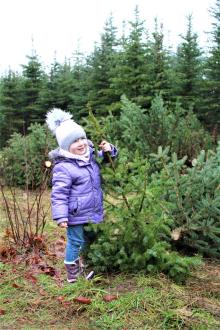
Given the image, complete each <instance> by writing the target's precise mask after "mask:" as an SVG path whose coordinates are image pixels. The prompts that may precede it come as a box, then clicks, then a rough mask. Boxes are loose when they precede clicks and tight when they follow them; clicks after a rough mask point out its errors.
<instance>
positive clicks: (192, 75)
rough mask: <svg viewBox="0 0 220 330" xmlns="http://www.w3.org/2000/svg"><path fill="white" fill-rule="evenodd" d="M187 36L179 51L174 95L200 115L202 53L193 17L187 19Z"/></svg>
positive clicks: (183, 38)
mask: <svg viewBox="0 0 220 330" xmlns="http://www.w3.org/2000/svg"><path fill="white" fill-rule="evenodd" d="M187 22H188V25H187V32H186V35H185V36H184V35H181V38H182V40H183V41H182V42H181V43H180V45H179V46H178V49H177V57H176V60H177V65H176V77H175V80H174V83H175V85H174V86H173V89H174V93H175V94H176V95H177V96H178V98H179V101H180V103H181V104H182V106H183V107H184V108H185V109H189V108H192V109H193V111H194V112H195V113H199V106H198V102H199V97H200V92H201V82H202V60H201V55H202V52H201V50H200V48H199V45H198V41H197V39H198V36H197V34H196V33H193V28H192V15H189V16H188V17H187Z"/></svg>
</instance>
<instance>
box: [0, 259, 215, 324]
mask: <svg viewBox="0 0 220 330" xmlns="http://www.w3.org/2000/svg"><path fill="white" fill-rule="evenodd" d="M57 267H60V269H59V270H60V276H59V277H56V276H49V275H46V274H43V273H40V272H39V273H37V272H33V267H30V266H28V267H27V266H26V265H25V264H24V263H22V262H21V263H19V264H17V265H16V264H13V263H1V264H0V272H1V275H2V276H1V278H2V280H1V299H0V311H1V314H2V315H1V316H0V328H1V329H10V330H11V329H16V330H17V329H22V330H29V329H41V328H42V329H48V330H49V329H64V330H65V329H83V330H86V329H89V330H90V329H100V330H105V329H111V330H112V329H114V330H117V329H118V330H122V329H129V330H130V329H153V330H156V329H164V330H165V329H192V330H203V329H210V330H211V329H216V330H217V329H218V328H219V327H220V319H219V315H220V314H219V311H220V302H219V300H218V299H217V298H216V296H215V295H214V296H213V297H210V292H209V293H208V292H205V288H204V287H203V288H201V289H200V292H198V288H199V281H201V278H202V279H203V276H202V273H203V274H205V268H204V269H200V271H197V272H198V274H200V278H199V277H197V280H198V282H197V286H196V287H195V277H196V276H198V274H197V273H195V274H194V277H192V278H191V279H190V280H189V281H188V283H186V285H177V284H175V283H173V282H172V281H171V280H170V279H168V278H167V277H165V276H164V275H162V274H161V275H160V274H159V275H155V276H146V275H144V274H139V275H137V274H115V275H108V274H102V275H100V276H95V278H94V279H93V280H92V281H86V280H85V279H84V278H81V279H79V281H78V282H77V283H75V284H68V283H67V282H66V280H65V271H64V267H63V265H62V264H61V263H60V264H59V263H57ZM214 267H215V269H216V270H217V267H219V266H218V265H215V266H214ZM218 269H219V268H218ZM212 280H215V282H216V281H217V280H219V278H215V279H212ZM210 281H211V279H210ZM207 285H208V283H207ZM207 287H208V286H207ZM214 288H215V287H214ZM209 289H210V287H209ZM206 293H207V295H206ZM106 295H111V296H113V297H114V298H115V299H114V300H111V301H109V302H106V301H105V300H104V297H105V296H106ZM80 296H83V297H86V298H88V299H90V300H91V302H90V304H82V303H80V302H77V301H75V298H77V297H80Z"/></svg>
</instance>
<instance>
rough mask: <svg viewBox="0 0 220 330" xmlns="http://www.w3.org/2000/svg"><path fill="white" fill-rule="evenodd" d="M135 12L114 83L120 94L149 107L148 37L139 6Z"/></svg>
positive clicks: (119, 56)
mask: <svg viewBox="0 0 220 330" xmlns="http://www.w3.org/2000/svg"><path fill="white" fill-rule="evenodd" d="M134 14H135V17H134V21H131V22H129V24H130V33H129V35H128V37H127V38H125V37H124V36H123V39H122V50H121V51H120V52H119V55H118V61H117V65H116V68H115V74H114V79H113V82H112V85H113V86H114V88H115V90H116V92H117V93H118V95H119V96H121V95H123V94H124V95H126V97H127V98H128V99H130V100H131V101H133V102H135V103H136V104H137V105H140V106H142V107H147V106H148V105H149V103H150V102H149V85H148V66H149V62H148V57H147V52H148V37H147V32H146V30H145V27H144V21H142V20H141V19H140V17H139V9H138V7H137V6H136V8H135V13H134Z"/></svg>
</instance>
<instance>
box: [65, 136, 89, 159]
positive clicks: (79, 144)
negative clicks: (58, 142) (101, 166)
mask: <svg viewBox="0 0 220 330" xmlns="http://www.w3.org/2000/svg"><path fill="white" fill-rule="evenodd" d="M87 146H88V144H87V140H86V139H82V138H80V139H78V140H76V141H75V142H73V143H72V144H71V145H70V147H69V152H71V153H72V154H75V155H80V156H81V155H84V154H85V153H86V151H87Z"/></svg>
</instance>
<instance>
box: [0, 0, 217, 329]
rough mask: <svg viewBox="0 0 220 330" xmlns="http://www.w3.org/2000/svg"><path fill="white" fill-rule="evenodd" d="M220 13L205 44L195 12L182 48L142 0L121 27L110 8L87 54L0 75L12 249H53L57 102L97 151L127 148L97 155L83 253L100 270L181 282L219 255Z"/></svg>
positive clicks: (0, 175) (0, 139) (1, 161)
mask: <svg viewBox="0 0 220 330" xmlns="http://www.w3.org/2000/svg"><path fill="white" fill-rule="evenodd" d="M212 19H213V30H212V31H210V33H209V39H210V41H209V42H210V44H209V45H207V46H208V48H207V49H208V51H207V49H206V50H205V49H202V48H201V47H200V46H199V41H198V35H197V34H196V33H195V32H194V30H193V17H192V16H191V15H189V16H188V17H187V18H186V32H185V33H184V34H182V35H181V42H180V44H179V45H178V47H177V50H176V52H175V53H174V52H171V51H170V49H169V48H167V47H166V46H165V45H164V32H163V26H161V25H160V24H159V22H158V21H157V19H155V26H154V32H153V33H152V34H149V33H148V32H147V26H146V23H145V22H144V21H142V20H141V19H140V13H139V10H138V7H136V9H135V11H134V19H133V21H131V22H129V23H128V26H129V31H128V32H127V33H125V32H124V33H123V34H122V35H121V36H118V31H117V30H118V29H117V27H116V26H115V25H114V17H113V16H110V17H109V18H108V19H107V20H106V24H105V26H104V29H103V32H102V34H101V39H100V42H99V43H97V44H95V46H94V50H93V52H92V53H91V54H89V55H87V56H84V55H83V54H81V53H80V52H79V51H76V52H75V53H74V57H73V58H71V59H66V61H65V63H63V64H61V63H58V62H57V61H56V59H55V60H54V63H52V64H51V65H50V67H49V68H45V67H44V66H43V64H42V63H41V62H40V60H39V56H38V55H37V54H36V52H35V51H32V54H31V55H30V56H27V59H28V63H27V64H25V65H22V72H21V73H17V72H13V71H11V70H9V72H8V73H7V74H5V75H4V76H2V77H0V132H1V135H0V148H1V149H0V182H1V199H2V201H3V203H2V205H3V207H2V219H3V223H4V224H3V225H2V226H3V228H4V231H5V233H6V234H5V236H4V239H3V241H4V244H6V245H7V246H9V247H10V249H12V250H10V251H14V250H13V249H14V248H15V246H16V251H17V252H19V253H20V254H22V253H30V252H31V253H33V251H36V250H37V249H38V250H41V253H42V254H44V253H45V249H44V248H42V245H41V243H42V240H43V238H42V237H43V234H44V233H45V232H46V231H47V224H46V223H50V222H52V220H51V215H50V211H49V209H50V199H49V194H48V192H50V189H51V167H50V163H46V166H45V161H48V152H49V151H50V150H52V149H54V148H56V141H55V139H54V137H53V136H52V135H51V133H50V132H49V131H48V129H47V127H46V125H45V115H46V113H47V111H48V110H50V109H52V108H60V109H63V110H65V111H68V112H70V113H71V114H72V116H73V119H74V120H76V122H77V123H80V124H81V125H82V126H83V127H84V128H85V131H86V133H87V137H88V138H89V139H91V140H92V141H93V142H94V144H95V148H96V149H97V148H98V145H99V143H100V141H101V140H102V139H107V140H108V141H112V142H113V143H114V144H115V145H116V146H117V148H118V150H119V155H118V158H117V159H116V160H114V161H112V162H108V163H107V164H105V166H102V162H101V161H100V167H101V171H102V179H103V183H104V185H103V189H104V195H105V208H106V217H105V221H104V222H103V224H102V225H100V226H98V227H97V226H95V225H89V226H88V227H87V231H88V235H89V236H90V237H91V242H90V248H89V250H88V251H86V252H85V254H86V258H87V260H88V262H89V263H90V264H92V265H94V267H95V270H96V271H97V272H98V273H110V274H117V273H120V274H123V273H127V274H130V273H136V274H137V273H138V272H142V273H143V274H154V275H155V276H157V275H158V274H165V275H164V276H167V278H168V279H169V280H172V281H173V280H174V281H175V283H177V284H182V283H185V281H186V279H187V278H188V277H189V276H190V274H191V270H193V269H195V268H196V267H198V266H199V265H201V264H202V262H203V260H206V258H210V260H212V261H215V262H216V263H218V261H217V259H219V258H220V144H219V142H218V140H219V122H220V0H217V1H216V5H215V8H214V9H212ZM103 162H105V161H103ZM48 164H49V165H48ZM48 166H49V167H48ZM45 203H46V205H45ZM3 210H4V212H3ZM3 214H4V215H3ZM94 238H95V239H94ZM39 242H40V244H39ZM45 244H49V243H45ZM4 251H5V250H4ZM6 254H7V253H6ZM9 254H10V253H9ZM12 254H13V253H12ZM45 255H46V254H45ZM4 257H5V255H4ZM110 328H111V327H109V328H108V327H106V329H110ZM122 328H123V327H121V328H120V327H116V326H115V328H114V326H113V327H112V329H122ZM137 328H139V327H137ZM159 328H160V327H158V329H159ZM168 328H169V326H168V327H167V328H166V327H164V328H163V327H161V329H168ZM171 328H173V329H174V328H175V327H170V329H171ZM186 328H187V325H186ZM97 329H99V328H98V327H97ZM100 329H104V328H102V327H101V326H100ZM124 329H125V328H124ZM131 329H133V328H131ZM143 329H145V328H143ZM149 329H151V328H149ZM152 329H154V328H153V327H152ZM155 329H156V328H155ZM175 329H180V328H179V327H176V328H175ZM187 329H188V328H187ZM189 329H191V328H190V327H189ZM192 329H197V328H196V327H195V328H193V327H192ZM198 329H199V328H198ZM200 329H203V328H200ZM204 329H206V328H204ZM207 329H208V328H207ZM210 329H211V328H210ZM213 329H214V328H213ZM216 329H217V328H216Z"/></svg>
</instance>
